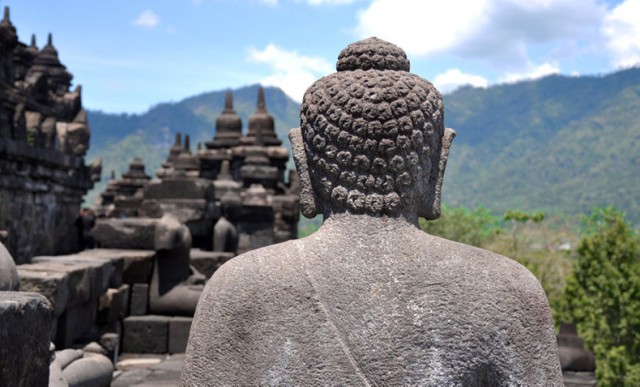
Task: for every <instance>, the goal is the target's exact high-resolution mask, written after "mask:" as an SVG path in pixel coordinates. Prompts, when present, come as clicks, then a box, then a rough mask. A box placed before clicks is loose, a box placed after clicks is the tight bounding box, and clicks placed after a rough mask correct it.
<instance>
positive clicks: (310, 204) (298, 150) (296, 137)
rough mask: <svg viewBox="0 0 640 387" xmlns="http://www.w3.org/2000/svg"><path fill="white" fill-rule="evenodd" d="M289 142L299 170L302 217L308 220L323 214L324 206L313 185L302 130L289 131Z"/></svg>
mask: <svg viewBox="0 0 640 387" xmlns="http://www.w3.org/2000/svg"><path fill="white" fill-rule="evenodd" d="M289 141H291V150H292V152H293V161H294V162H295V163H296V169H297V170H298V176H299V178H300V209H301V210H302V215H304V216H305V217H307V218H313V217H314V216H316V215H318V214H319V213H322V206H321V205H320V201H319V200H318V197H317V196H316V194H315V192H314V191H313V186H312V185H311V175H309V162H308V159H307V152H306V150H305V148H304V142H303V141H302V131H301V130H300V128H295V129H291V131H289Z"/></svg>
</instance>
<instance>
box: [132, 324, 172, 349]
mask: <svg viewBox="0 0 640 387" xmlns="http://www.w3.org/2000/svg"><path fill="white" fill-rule="evenodd" d="M169 320H171V317H168V316H155V315H149V316H129V317H127V318H125V319H124V337H123V340H122V350H123V352H128V353H167V350H168V336H169Z"/></svg>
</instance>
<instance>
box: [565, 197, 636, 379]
mask: <svg viewBox="0 0 640 387" xmlns="http://www.w3.org/2000/svg"><path fill="white" fill-rule="evenodd" d="M585 225H586V230H588V231H589V232H590V234H589V235H587V236H585V237H584V238H583V239H582V241H581V242H580V244H579V246H578V250H577V253H578V260H577V261H576V262H575V266H574V271H573V274H572V275H571V276H570V277H569V278H568V280H567V286H566V290H565V293H566V302H567V305H566V308H567V310H566V315H565V318H567V317H568V318H569V319H570V320H569V321H573V322H575V323H576V324H577V325H578V329H579V332H580V335H581V336H582V338H583V339H584V341H585V344H586V345H587V347H588V348H589V349H590V350H592V351H593V352H594V354H595V357H596V365H597V369H596V377H597V379H598V384H599V385H600V386H632V385H635V386H637V385H639V384H636V383H640V256H639V254H640V241H639V239H638V237H637V236H636V235H634V232H633V230H632V229H631V227H630V226H629V225H628V224H627V223H626V222H625V219H624V214H622V213H621V212H618V211H616V210H614V209H613V208H606V209H596V210H594V212H593V214H592V215H591V216H590V217H589V218H586V219H585Z"/></svg>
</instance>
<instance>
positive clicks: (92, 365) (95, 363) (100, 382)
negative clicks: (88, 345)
mask: <svg viewBox="0 0 640 387" xmlns="http://www.w3.org/2000/svg"><path fill="white" fill-rule="evenodd" d="M112 372H113V364H112V363H111V360H109V358H107V357H106V356H103V355H99V354H92V355H91V356H85V357H83V358H82V359H78V360H76V361H74V362H73V363H71V364H69V365H68V366H67V367H65V368H63V369H62V376H63V377H64V379H65V380H66V381H67V382H68V383H69V386H78V387H109V385H110V384H111V378H112Z"/></svg>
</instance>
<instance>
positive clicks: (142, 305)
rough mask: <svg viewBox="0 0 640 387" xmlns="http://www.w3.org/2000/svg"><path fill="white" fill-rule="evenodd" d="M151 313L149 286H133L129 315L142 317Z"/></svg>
mask: <svg viewBox="0 0 640 387" xmlns="http://www.w3.org/2000/svg"><path fill="white" fill-rule="evenodd" d="M148 312H149V284H133V285H132V286H131V301H130V306H129V315H131V316H142V315H145V314H147V313H148Z"/></svg>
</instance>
